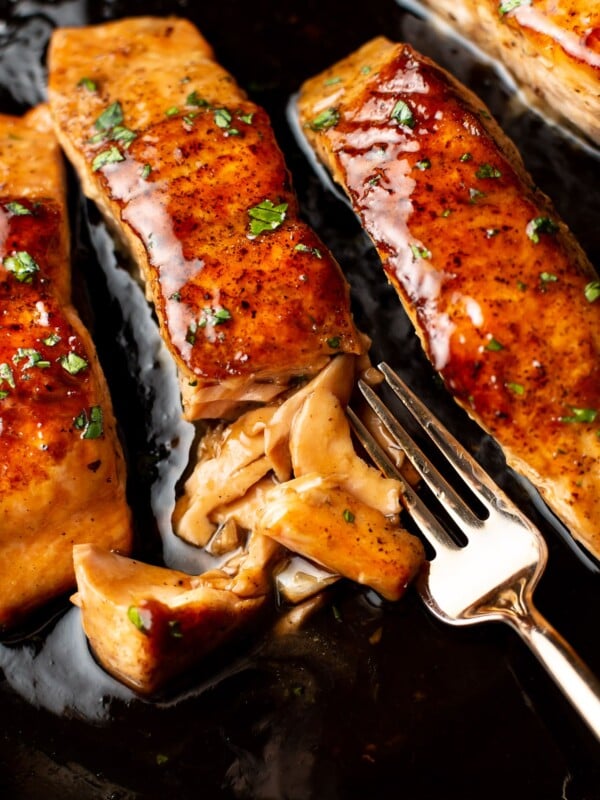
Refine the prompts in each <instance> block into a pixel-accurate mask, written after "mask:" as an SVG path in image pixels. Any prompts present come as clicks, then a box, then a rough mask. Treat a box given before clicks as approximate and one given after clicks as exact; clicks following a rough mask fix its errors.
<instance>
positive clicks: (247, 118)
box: [237, 111, 254, 125]
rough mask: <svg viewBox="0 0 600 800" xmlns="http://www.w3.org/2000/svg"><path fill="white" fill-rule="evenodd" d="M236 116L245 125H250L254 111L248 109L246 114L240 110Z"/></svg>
mask: <svg viewBox="0 0 600 800" xmlns="http://www.w3.org/2000/svg"><path fill="white" fill-rule="evenodd" d="M237 118H238V119H239V120H241V121H242V122H244V123H245V124H246V125H252V120H253V119H254V111H249V112H248V113H247V114H242V112H241V111H240V112H238V114H237Z"/></svg>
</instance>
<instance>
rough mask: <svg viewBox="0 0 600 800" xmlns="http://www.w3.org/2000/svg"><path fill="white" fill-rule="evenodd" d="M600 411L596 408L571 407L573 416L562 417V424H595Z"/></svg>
mask: <svg viewBox="0 0 600 800" xmlns="http://www.w3.org/2000/svg"><path fill="white" fill-rule="evenodd" d="M597 416H598V411H597V410H596V409H595V408H575V407H574V406H571V415H570V416H568V417H560V421H561V422H588V423H589V422H595V421H596V417H597Z"/></svg>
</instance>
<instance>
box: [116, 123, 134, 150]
mask: <svg viewBox="0 0 600 800" xmlns="http://www.w3.org/2000/svg"><path fill="white" fill-rule="evenodd" d="M112 138H113V139H114V140H115V142H123V147H125V148H127V147H129V145H130V144H131V143H132V142H133V140H134V139H135V138H137V133H135V131H132V130H131V129H130V128H126V127H125V126H124V125H115V127H114V128H113V129H112Z"/></svg>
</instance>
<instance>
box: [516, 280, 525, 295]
mask: <svg viewBox="0 0 600 800" xmlns="http://www.w3.org/2000/svg"><path fill="white" fill-rule="evenodd" d="M517 289H519V291H521V292H524V291H525V290H526V289H527V284H526V283H524V282H523V281H517Z"/></svg>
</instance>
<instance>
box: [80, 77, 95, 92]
mask: <svg viewBox="0 0 600 800" xmlns="http://www.w3.org/2000/svg"><path fill="white" fill-rule="evenodd" d="M77 86H82V87H83V88H84V89H87V90H88V92H96V91H97V90H98V85H97V84H96V81H93V80H92V79H91V78H87V77H85V78H82V79H81V80H80V81H78V82H77Z"/></svg>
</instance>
